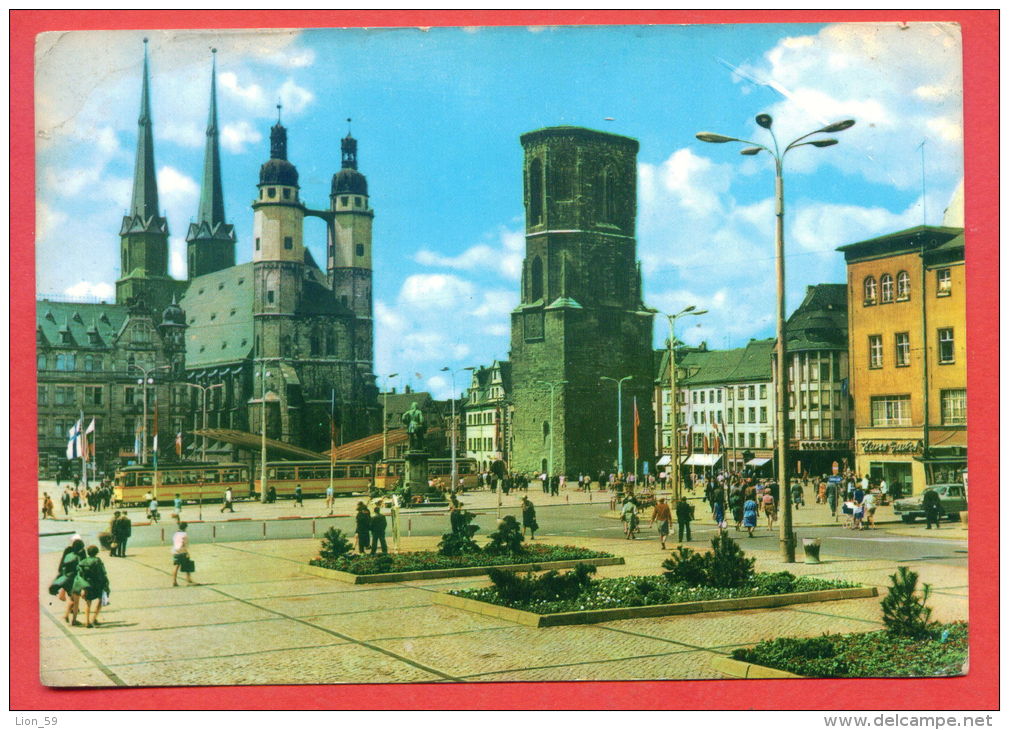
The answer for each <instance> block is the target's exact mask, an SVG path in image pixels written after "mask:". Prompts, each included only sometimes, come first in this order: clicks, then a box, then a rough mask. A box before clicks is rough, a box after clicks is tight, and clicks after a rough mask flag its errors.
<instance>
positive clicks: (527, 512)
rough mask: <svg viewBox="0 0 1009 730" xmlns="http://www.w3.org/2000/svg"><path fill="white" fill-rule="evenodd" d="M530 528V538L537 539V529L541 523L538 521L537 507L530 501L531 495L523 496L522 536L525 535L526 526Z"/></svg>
mask: <svg viewBox="0 0 1009 730" xmlns="http://www.w3.org/2000/svg"><path fill="white" fill-rule="evenodd" d="M527 527H528V528H529V539H530V540H535V539H536V530H538V529H539V527H540V526H539V525H538V524H537V523H536V508H535V507H533V503H532V502H530V501H529V497H523V498H522V536H523V537H525V534H526V528H527Z"/></svg>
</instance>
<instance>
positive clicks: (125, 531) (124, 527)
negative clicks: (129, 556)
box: [116, 512, 133, 558]
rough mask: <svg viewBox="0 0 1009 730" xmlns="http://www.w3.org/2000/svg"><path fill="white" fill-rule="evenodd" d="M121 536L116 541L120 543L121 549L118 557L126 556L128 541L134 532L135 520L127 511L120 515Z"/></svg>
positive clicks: (117, 554)
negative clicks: (133, 520) (132, 519)
mask: <svg viewBox="0 0 1009 730" xmlns="http://www.w3.org/2000/svg"><path fill="white" fill-rule="evenodd" d="M118 524H119V538H118V539H117V540H116V542H118V543H119V550H118V551H117V553H116V557H117V558H125V557H126V543H127V542H128V541H129V539H130V535H132V534H133V522H132V521H131V520H130V518H129V517H127V516H126V512H123V513H122V514H121V515H120V516H119V522H118Z"/></svg>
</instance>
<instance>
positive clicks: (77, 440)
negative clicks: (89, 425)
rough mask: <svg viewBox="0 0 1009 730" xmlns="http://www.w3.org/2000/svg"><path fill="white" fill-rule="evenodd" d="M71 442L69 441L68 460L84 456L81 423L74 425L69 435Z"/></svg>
mask: <svg viewBox="0 0 1009 730" xmlns="http://www.w3.org/2000/svg"><path fill="white" fill-rule="evenodd" d="M67 437H68V438H69V440H68V441H67V458H68V459H71V460H73V459H79V458H81V456H82V455H83V454H84V449H83V448H82V447H83V438H84V436H83V434H82V433H81V422H80V420H78V421H77V423H75V424H74V425H73V428H71V429H70V431H69V432H68V433H67Z"/></svg>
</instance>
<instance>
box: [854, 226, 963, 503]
mask: <svg viewBox="0 0 1009 730" xmlns="http://www.w3.org/2000/svg"><path fill="white" fill-rule="evenodd" d="M839 250H840V251H842V252H843V253H844V258H845V261H846V263H847V267H848V323H849V330H848V341H849V351H850V357H851V387H850V388H851V394H852V397H853V398H854V417H855V470H856V471H857V472H858V473H859V474H868V475H869V477H870V479H878V478H885V479H886V481H887V482H888V483H889V484H891V485H893V484H897V485H900V486H901V487H902V488H903V490H904V492H908V491H913V492H915V493H917V492H920V491H921V490H922V489H924V487H925V486H926V485H928V484H939V483H945V482H956V481H960V479H961V478H962V472H963V470H965V469H966V467H967V365H966V353H967V348H966V338H967V331H966V291H965V281H964V251H965V241H964V234H963V228H961V227H953V226H941V227H940V226H917V227H915V228H909V229H907V230H904V231H899V232H897V233H892V234H889V235H886V236H880V237H878V238H873V239H869V240H866V241H859V242H858V243H852V244H849V245H847V246H842V247H841V248H840V249H839Z"/></svg>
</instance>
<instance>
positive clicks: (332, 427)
mask: <svg viewBox="0 0 1009 730" xmlns="http://www.w3.org/2000/svg"><path fill="white" fill-rule="evenodd" d="M334 411H336V388H332V389H331V390H330V396H329V491H330V493H331V494H332V493H333V468H334V467H335V465H336V439H335V438H334V437H335V436H336V422H335V421H334V420H333V413H334ZM330 514H332V513H330Z"/></svg>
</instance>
